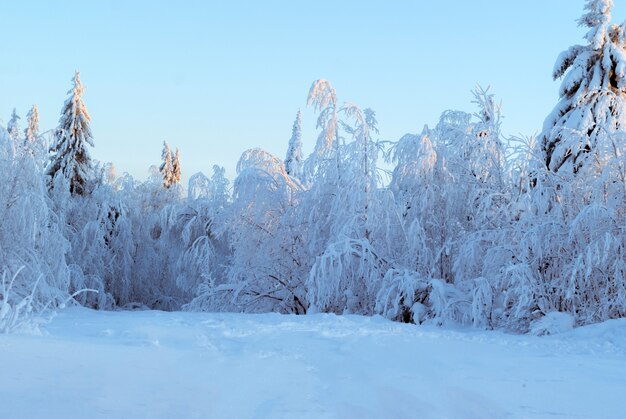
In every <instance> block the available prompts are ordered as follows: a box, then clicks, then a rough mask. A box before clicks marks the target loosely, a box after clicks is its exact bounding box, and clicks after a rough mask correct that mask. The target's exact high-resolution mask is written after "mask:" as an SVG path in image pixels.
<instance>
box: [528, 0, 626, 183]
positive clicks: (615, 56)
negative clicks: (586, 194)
mask: <svg viewBox="0 0 626 419" xmlns="http://www.w3.org/2000/svg"><path fill="white" fill-rule="evenodd" d="M612 7H613V0H587V2H586V4H585V10H586V11H587V13H585V14H584V15H583V16H582V17H581V18H580V19H579V21H578V22H579V24H580V25H581V26H585V27H587V28H588V31H587V34H586V35H585V39H586V40H587V44H586V45H574V46H572V47H570V48H569V49H568V50H566V51H564V52H563V53H561V55H559V57H558V59H557V61H556V63H555V65H554V70H553V73H552V76H553V78H554V79H555V80H556V79H558V78H561V77H563V81H562V83H561V88H560V91H559V95H560V101H559V103H558V104H557V105H556V107H555V108H554V110H553V111H552V113H551V114H550V115H549V116H548V117H547V118H546V120H545V123H544V126H543V131H542V133H541V136H540V142H539V146H540V148H541V152H542V153H543V158H544V162H545V165H546V167H547V168H548V169H549V170H551V171H553V172H558V171H564V172H566V173H572V172H574V173H576V172H578V171H579V170H580V169H581V167H582V166H583V165H585V164H587V163H586V162H587V161H589V162H593V161H594V159H595V157H594V155H595V154H597V153H598V152H599V151H600V150H598V149H599V148H602V147H601V146H599V145H598V143H601V142H603V141H606V138H607V137H610V136H611V135H612V134H614V133H615V132H616V131H618V130H621V129H623V128H622V127H623V126H624V124H625V123H626V109H625V103H626V49H625V48H626V24H624V23H623V24H621V25H612V24H611V9H612ZM563 169H565V170H563Z"/></svg>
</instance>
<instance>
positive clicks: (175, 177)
mask: <svg viewBox="0 0 626 419" xmlns="http://www.w3.org/2000/svg"><path fill="white" fill-rule="evenodd" d="M181 171H182V169H181V167H180V153H179V151H178V148H177V149H176V152H175V153H174V157H172V182H173V183H180V175H181Z"/></svg>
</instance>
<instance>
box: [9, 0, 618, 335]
mask: <svg viewBox="0 0 626 419" xmlns="http://www.w3.org/2000/svg"><path fill="white" fill-rule="evenodd" d="M611 6H612V0H588V1H587V2H586V6H585V13H584V14H583V16H582V17H581V18H580V21H579V23H580V24H581V25H583V26H585V27H586V28H587V29H588V32H587V34H586V36H585V39H584V41H583V43H582V44H581V45H574V46H572V47H570V48H569V49H567V50H566V51H564V52H563V53H562V54H561V55H560V56H559V57H558V58H557V60H556V63H555V66H554V69H553V71H552V77H553V78H554V79H561V80H562V82H561V87H560V90H559V97H560V99H559V101H558V103H556V104H555V106H554V110H553V112H552V113H551V114H550V115H548V116H547V117H546V119H545V123H544V125H543V128H542V130H541V131H540V132H539V134H538V135H536V136H530V137H523V138H521V137H508V136H505V135H504V134H503V133H502V132H501V107H500V105H499V103H500V98H498V97H497V96H495V94H494V93H492V92H491V91H490V90H489V89H483V88H481V87H478V88H476V90H475V91H474V100H473V102H472V103H471V104H468V109H467V110H465V111H460V110H445V111H443V112H442V114H441V117H440V119H439V120H438V121H421V122H419V121H418V122H416V123H417V124H418V125H419V126H421V125H422V124H423V123H424V122H429V125H427V126H424V128H423V129H422V130H421V132H418V133H412V134H406V135H404V136H403V137H402V138H399V139H396V140H393V141H390V140H388V139H381V138H379V137H378V129H377V125H378V121H377V119H376V114H375V112H374V111H373V110H371V109H362V108H360V107H359V106H358V105H357V104H353V103H351V102H349V101H346V100H347V99H349V98H345V99H344V98H343V97H341V92H336V91H335V89H334V88H333V86H332V85H331V83H330V82H329V81H327V80H324V79H320V80H316V81H314V82H313V83H312V85H311V87H310V89H309V92H308V96H307V95H305V93H306V89H303V95H302V96H303V103H302V104H298V103H296V104H294V114H295V121H294V123H293V127H291V138H289V128H290V127H285V156H284V159H283V156H274V155H272V154H270V153H268V152H266V151H264V150H262V149H258V148H251V149H249V150H246V151H244V152H243V153H242V155H241V158H240V159H239V162H238V163H237V176H236V178H235V179H234V180H233V181H232V182H231V181H229V180H228V179H227V178H226V176H225V170H224V168H222V167H220V166H214V167H213V172H212V173H209V174H203V173H196V174H194V175H193V176H191V177H190V179H189V184H188V185H187V186H184V185H181V184H180V181H181V172H182V170H183V169H184V150H183V153H182V158H181V154H180V153H179V151H178V150H177V149H172V148H170V146H169V145H168V144H167V143H164V144H163V154H162V161H161V162H155V166H153V168H152V169H151V173H152V174H151V176H150V178H149V179H148V180H147V181H143V182H141V181H138V180H136V179H134V178H132V177H131V176H130V175H128V174H124V175H121V176H118V175H117V174H116V173H115V171H114V170H113V165H112V164H110V163H106V164H105V163H101V162H98V161H96V160H94V159H93V158H91V157H90V150H91V149H92V148H93V147H97V145H98V144H97V143H98V139H97V137H95V136H94V135H93V134H92V131H91V128H90V121H91V117H90V115H89V112H88V109H87V108H88V107H87V104H85V103H84V101H83V93H84V89H85V87H84V85H83V82H82V80H81V75H80V74H79V73H78V72H76V74H75V76H74V78H73V79H72V83H71V88H70V90H69V92H68V97H67V100H66V102H65V104H63V106H62V108H61V117H60V119H59V124H58V126H57V127H54V128H53V129H51V130H48V131H44V130H43V129H42V128H40V127H39V116H38V108H37V106H36V105H34V106H33V107H32V109H31V110H30V111H29V112H28V113H27V115H26V116H25V117H24V118H20V116H19V115H18V113H17V112H16V111H14V112H13V114H12V115H11V117H10V119H9V121H8V123H7V124H6V127H1V128H0V174H1V175H0V177H1V178H2V180H3V181H2V182H1V183H0V218H1V219H2V224H1V225H0V275H1V276H2V280H1V284H0V330H1V331H5V332H6V331H11V330H14V329H15V328H18V327H20V326H23V325H24V324H25V322H26V323H28V322H30V321H32V319H33V318H36V317H37V316H38V315H40V314H44V313H46V312H47V311H49V310H56V309H59V308H63V307H65V306H67V305H68V304H74V303H77V304H80V305H83V306H86V307H89V308H95V309H99V310H112V309H144V308H147V309H160V310H168V311H174V310H184V311H211V312H215V311H229V312H230V311H232V312H250V313H261V312H277V313H293V314H307V313H319V312H325V313H336V314H345V313H352V314H362V315H374V314H379V315H382V316H384V317H386V318H389V319H392V320H396V321H399V322H411V323H417V324H434V325H454V324H463V325H472V326H475V327H477V328H482V329H501V330H505V331H510V332H515V333H526V332H530V331H532V332H534V333H537V334H542V333H548V332H549V330H548V329H549V328H550V327H551V325H552V324H553V323H554V321H555V320H554V319H560V321H565V322H571V323H572V324H575V325H586V324H591V323H596V322H601V321H604V320H608V319H614V318H620V317H626V231H625V230H626V23H623V24H621V25H615V24H613V23H612V22H611V19H610V11H611ZM84 76H85V79H86V80H88V77H89V75H88V74H84ZM547 76H548V71H546V77H547ZM87 84H88V83H87ZM304 88H306V86H304ZM304 99H306V108H304V107H303V108H302V112H313V113H315V115H316V116H317V127H316V128H317V130H318V133H319V135H318V136H317V138H303V135H302V114H301V111H299V110H297V109H298V106H299V105H304V104H305V102H304ZM296 111H297V113H296ZM407 129H408V130H411V129H414V127H408V128H407ZM535 129H536V127H528V130H529V131H530V132H532V131H533V130H535ZM309 141H310V142H311V144H314V149H313V152H312V153H311V154H310V155H309V156H305V155H304V154H303V151H302V148H303V142H309ZM188 152H191V151H188ZM557 313H561V314H557Z"/></svg>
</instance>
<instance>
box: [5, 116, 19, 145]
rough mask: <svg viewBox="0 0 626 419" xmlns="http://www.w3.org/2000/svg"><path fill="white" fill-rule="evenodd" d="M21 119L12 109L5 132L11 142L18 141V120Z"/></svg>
mask: <svg viewBox="0 0 626 419" xmlns="http://www.w3.org/2000/svg"><path fill="white" fill-rule="evenodd" d="M20 119H21V118H20V117H19V115H18V114H17V112H16V111H15V108H13V112H12V113H11V119H9V123H8V124H7V131H8V133H9V137H10V138H11V140H13V142H14V143H17V142H18V140H19V139H20V123H19V120H20Z"/></svg>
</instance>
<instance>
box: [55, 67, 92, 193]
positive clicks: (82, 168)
mask: <svg viewBox="0 0 626 419" xmlns="http://www.w3.org/2000/svg"><path fill="white" fill-rule="evenodd" d="M72 83H73V84H74V85H73V87H72V89H71V90H70V91H68V94H69V95H70V96H69V98H68V99H67V100H66V101H65V104H64V105H63V109H62V111H61V118H60V119H59V126H58V128H57V129H56V132H55V143H54V145H53V146H52V147H51V148H50V153H52V156H51V159H50V164H49V166H48V168H47V170H46V173H47V174H48V175H49V176H50V177H51V178H52V179H53V180H54V178H55V177H56V176H58V175H61V176H62V177H63V178H64V179H65V180H66V181H67V182H68V184H69V190H70V192H71V194H72V195H84V194H85V193H86V192H87V190H86V186H87V182H88V180H89V178H90V176H91V171H92V168H93V167H92V162H91V158H90V156H89V152H88V150H87V146H88V145H89V146H92V147H93V146H94V143H93V135H92V133H91V127H90V126H89V122H90V120H91V117H90V116H89V112H87V107H86V106H85V103H84V102H83V93H84V91H85V88H84V87H83V84H82V82H81V80H80V72H78V71H76V74H75V75H74V78H73V79H72Z"/></svg>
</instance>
